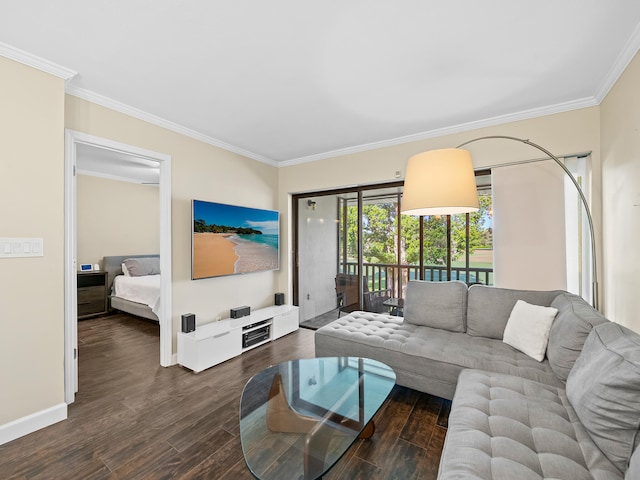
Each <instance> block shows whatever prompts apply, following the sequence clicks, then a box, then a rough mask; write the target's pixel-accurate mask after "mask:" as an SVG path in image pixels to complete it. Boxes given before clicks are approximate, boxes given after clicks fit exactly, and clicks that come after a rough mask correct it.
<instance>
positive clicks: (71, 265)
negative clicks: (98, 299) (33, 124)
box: [64, 129, 175, 404]
mask: <svg viewBox="0 0 640 480" xmlns="http://www.w3.org/2000/svg"><path fill="white" fill-rule="evenodd" d="M78 144H85V145H90V146H93V147H97V148H103V149H107V150H112V151H114V152H120V153H125V154H129V155H133V156H136V157H140V158H144V159H148V160H153V161H156V162H158V164H159V165H160V185H159V190H160V191H159V197H160V269H161V271H162V277H161V279H160V298H161V299H162V301H161V302H160V310H159V313H158V318H159V323H160V365H161V366H163V367H167V366H170V365H173V364H175V359H174V358H173V354H172V346H173V345H172V344H173V340H172V336H173V331H172V325H171V317H172V305H171V300H172V297H171V278H172V275H171V156H170V155H166V154H163V153H158V152H153V151H151V150H145V149H142V148H138V147H134V146H132V145H126V144H124V143H119V142H115V141H113V140H109V139H106V138H100V137H96V136H93V135H89V134H86V133H82V132H77V131H74V130H70V129H66V130H65V169H64V176H65V195H64V202H65V266H64V276H65V279H64V285H65V295H64V298H65V307H64V324H65V329H64V376H65V378H64V386H65V402H66V403H67V404H69V403H73V401H74V400H75V393H76V392H77V391H78V355H77V352H78V311H77V290H76V287H77V281H76V280H77V276H76V275H77V221H76V214H77V192H76V159H77V148H76V147H77V145H78Z"/></svg>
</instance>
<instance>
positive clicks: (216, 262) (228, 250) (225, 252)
mask: <svg viewBox="0 0 640 480" xmlns="http://www.w3.org/2000/svg"><path fill="white" fill-rule="evenodd" d="M229 237H231V235H230V234H226V233H196V234H194V235H193V278H207V277H215V276H218V275H231V274H232V273H234V266H235V263H236V260H238V255H236V252H235V250H234V247H235V243H233V242H232V241H231V240H229ZM211 252H215V255H212V254H211Z"/></svg>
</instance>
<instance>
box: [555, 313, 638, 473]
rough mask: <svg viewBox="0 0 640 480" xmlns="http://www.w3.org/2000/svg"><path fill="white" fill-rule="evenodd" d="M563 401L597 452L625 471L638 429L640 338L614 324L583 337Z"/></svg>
mask: <svg viewBox="0 0 640 480" xmlns="http://www.w3.org/2000/svg"><path fill="white" fill-rule="evenodd" d="M567 396H568V398H569V401H570V402H571V404H572V405H573V408H574V409H575V411H576V413H577V415H578V417H579V418H580V421H581V422H582V424H583V425H584V426H585V428H586V430H587V431H588V432H589V435H590V436H591V438H593V441H594V442H595V443H596V444H597V445H598V447H599V448H600V450H602V452H603V453H604V454H605V455H606V456H607V457H608V458H609V459H610V460H611V461H612V462H613V463H614V464H615V465H616V466H617V467H618V469H619V470H620V471H621V472H624V471H625V470H626V469H627V465H628V463H629V459H630V458H631V455H632V453H633V450H634V447H635V446H636V439H637V437H638V431H639V428H640V335H638V334H637V333H635V332H632V331H631V330H629V329H627V328H625V327H623V326H622V325H619V324H617V323H614V322H608V323H604V324H602V325H598V326H597V327H595V328H594V329H593V330H591V333H590V334H589V336H588V337H587V340H586V342H585V343H584V347H583V349H582V353H581V354H580V356H579V357H578V359H577V360H576V363H575V365H574V367H573V369H571V372H570V373H569V377H568V378H567Z"/></svg>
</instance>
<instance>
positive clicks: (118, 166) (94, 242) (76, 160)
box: [65, 130, 172, 404]
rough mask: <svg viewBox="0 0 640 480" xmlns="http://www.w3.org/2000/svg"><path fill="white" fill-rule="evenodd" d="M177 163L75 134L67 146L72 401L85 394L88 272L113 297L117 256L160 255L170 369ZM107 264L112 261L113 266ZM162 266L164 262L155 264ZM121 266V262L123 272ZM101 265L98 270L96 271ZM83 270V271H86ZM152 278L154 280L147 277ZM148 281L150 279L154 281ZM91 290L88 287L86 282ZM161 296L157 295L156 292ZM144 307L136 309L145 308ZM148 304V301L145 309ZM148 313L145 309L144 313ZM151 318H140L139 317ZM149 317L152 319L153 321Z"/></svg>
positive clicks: (158, 312) (160, 307) (161, 315)
mask: <svg viewBox="0 0 640 480" xmlns="http://www.w3.org/2000/svg"><path fill="white" fill-rule="evenodd" d="M170 161H171V158H170V157H169V156H167V155H164V154H159V153H157V152H152V151H148V150H143V149H140V148H137V147H133V146H130V145H125V144H120V143H117V142H113V141H111V140H107V139H102V138H99V137H94V136H91V135H87V134H83V133H80V132H74V131H70V130H68V131H67V132H66V145H65V401H66V403H68V404H69V403H72V402H73V401H74V399H75V393H76V392H77V391H78V367H79V365H78V353H77V352H78V319H79V318H82V314H83V313H85V312H83V311H82V308H83V307H82V305H80V304H82V301H81V302H78V298H80V300H84V298H83V297H81V293H83V292H80V290H82V288H79V287H81V285H79V281H78V278H79V276H82V275H83V274H82V273H78V272H79V271H82V270H89V272H90V273H89V274H88V275H91V273H93V272H91V271H95V270H97V275H96V277H99V276H101V275H104V276H105V277H106V278H107V280H105V282H104V283H105V289H104V290H103V291H105V293H106V294H107V295H108V294H109V293H110V288H111V286H110V284H111V282H112V281H113V277H114V272H113V271H112V270H113V269H112V268H110V267H109V268H107V266H106V265H105V263H110V262H112V260H113V259H114V258H116V257H117V255H136V256H138V254H139V256H140V257H143V256H145V255H154V254H155V255H158V254H159V255H160V257H159V267H160V271H161V272H162V274H161V275H157V276H155V277H159V282H156V283H158V284H159V298H160V299H161V301H157V302H155V303H154V305H149V307H148V310H149V315H150V316H153V318H154V320H157V321H158V323H159V332H160V340H159V342H160V362H159V363H160V365H163V366H168V365H170V364H171V358H172V352H171V243H170V242H171V228H170V221H171V212H170V205H171V179H170V175H171V165H170ZM107 259H108V262H107V261H106V260H107ZM155 260H156V262H158V258H157V257H156V259H155ZM120 265H121V262H119V263H118V266H120ZM96 266H97V267H98V268H96ZM81 267H82V268H81ZM148 278H150V277H148ZM148 278H147V279H148ZM83 283H84V281H83ZM155 292H156V293H155V295H156V296H158V291H157V290H156V291H155ZM144 303H145V302H140V303H137V301H134V303H133V304H134V305H136V306H138V305H140V306H144ZM146 303H148V302H146ZM145 308H146V307H145ZM132 313H134V314H136V315H138V316H141V317H145V315H144V314H140V315H139V313H140V312H132ZM150 316H147V318H151V317H150Z"/></svg>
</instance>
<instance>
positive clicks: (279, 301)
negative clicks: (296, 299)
mask: <svg viewBox="0 0 640 480" xmlns="http://www.w3.org/2000/svg"><path fill="white" fill-rule="evenodd" d="M274 303H275V304H276V305H284V293H276V295H275V300H274Z"/></svg>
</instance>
